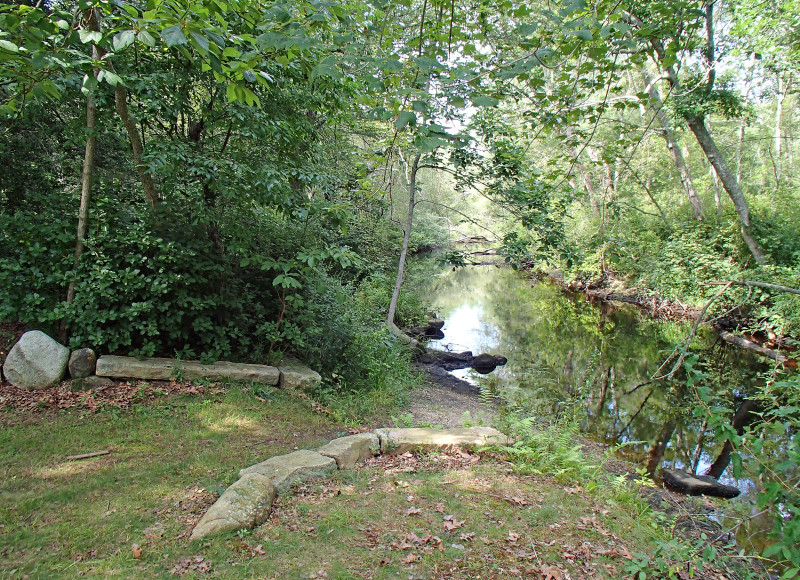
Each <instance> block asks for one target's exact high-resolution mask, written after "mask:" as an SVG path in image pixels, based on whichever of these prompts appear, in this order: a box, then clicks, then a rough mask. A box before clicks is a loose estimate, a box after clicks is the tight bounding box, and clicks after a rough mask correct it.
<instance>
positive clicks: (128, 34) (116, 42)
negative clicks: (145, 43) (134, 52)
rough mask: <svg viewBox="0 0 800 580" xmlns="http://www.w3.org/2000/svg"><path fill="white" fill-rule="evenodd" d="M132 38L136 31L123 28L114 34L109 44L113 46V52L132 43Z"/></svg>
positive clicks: (134, 36)
mask: <svg viewBox="0 0 800 580" xmlns="http://www.w3.org/2000/svg"><path fill="white" fill-rule="evenodd" d="M134 40H136V33H135V32H134V31H133V30H123V31H122V32H118V33H117V34H115V35H114V38H113V40H112V41H111V44H112V46H113V47H114V52H119V51H121V50H125V49H126V48H128V47H129V46H130V45H131V44H133V42H134Z"/></svg>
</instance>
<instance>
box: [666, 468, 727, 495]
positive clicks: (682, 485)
mask: <svg viewBox="0 0 800 580" xmlns="http://www.w3.org/2000/svg"><path fill="white" fill-rule="evenodd" d="M661 471H662V473H661V475H662V477H663V479H664V485H665V486H666V487H667V488H668V489H671V490H672V491H677V492H678V493H685V494H687V495H708V496H711V497H722V498H725V499H732V498H734V497H737V496H738V495H739V494H740V493H742V492H741V490H740V489H739V488H738V487H734V486H732V485H725V484H724V483H720V482H719V481H717V480H716V479H714V478H713V477H710V476H708V475H692V474H691V473H687V472H686V471H680V470H677V469H662V470H661Z"/></svg>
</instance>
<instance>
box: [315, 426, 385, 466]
mask: <svg viewBox="0 0 800 580" xmlns="http://www.w3.org/2000/svg"><path fill="white" fill-rule="evenodd" d="M380 449H381V442H380V439H378V436H377V435H375V433H359V434H358V435H349V436H348V437H340V438H339V439H334V440H333V441H331V442H330V443H328V444H327V445H323V446H322V447H320V448H319V449H317V453H319V454H320V455H324V456H325V457H331V458H333V459H335V460H336V465H337V466H338V467H339V469H353V467H355V465H356V463H357V462H359V461H364V460H365V459H369V458H370V457H372V456H373V455H378V453H380Z"/></svg>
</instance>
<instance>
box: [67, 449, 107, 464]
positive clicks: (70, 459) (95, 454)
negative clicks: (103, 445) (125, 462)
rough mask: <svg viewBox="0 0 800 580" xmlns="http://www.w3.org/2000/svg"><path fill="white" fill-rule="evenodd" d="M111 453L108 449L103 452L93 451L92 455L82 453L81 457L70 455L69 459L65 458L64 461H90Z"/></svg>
mask: <svg viewBox="0 0 800 580" xmlns="http://www.w3.org/2000/svg"><path fill="white" fill-rule="evenodd" d="M109 453H111V451H109V450H108V449H104V450H103V451H93V452H92V453H81V454H80V455H70V456H69V457H65V458H64V461H78V460H79V459H89V458H90V457H99V456H101V455H108V454H109Z"/></svg>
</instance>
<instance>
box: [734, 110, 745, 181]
mask: <svg viewBox="0 0 800 580" xmlns="http://www.w3.org/2000/svg"><path fill="white" fill-rule="evenodd" d="M744 130H745V123H744V121H742V122H741V124H740V125H739V135H738V137H737V139H736V183H738V184H739V185H740V186H741V184H742V148H743V147H744Z"/></svg>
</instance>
